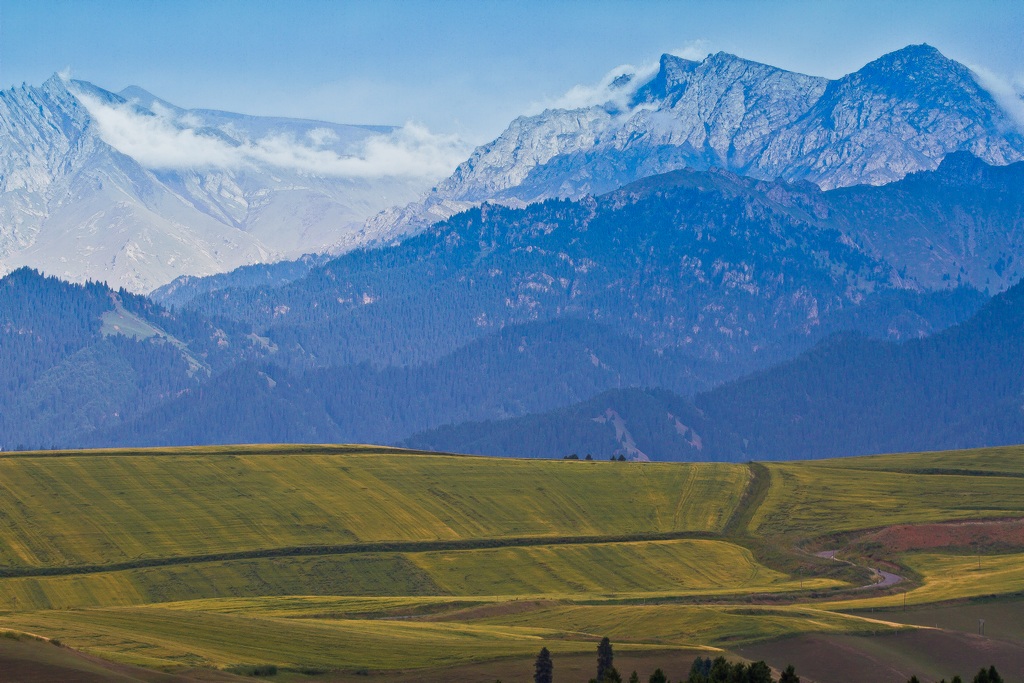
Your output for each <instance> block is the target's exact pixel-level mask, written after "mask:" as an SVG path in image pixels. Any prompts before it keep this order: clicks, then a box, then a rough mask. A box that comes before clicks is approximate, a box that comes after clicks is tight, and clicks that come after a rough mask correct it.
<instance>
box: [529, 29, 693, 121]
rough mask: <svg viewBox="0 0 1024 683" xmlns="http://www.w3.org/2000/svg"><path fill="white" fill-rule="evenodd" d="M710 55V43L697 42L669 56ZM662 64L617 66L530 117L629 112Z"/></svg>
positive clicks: (539, 106) (537, 107)
mask: <svg viewBox="0 0 1024 683" xmlns="http://www.w3.org/2000/svg"><path fill="white" fill-rule="evenodd" d="M709 52H710V49H709V43H708V41H706V40H694V41H692V42H690V43H687V44H686V45H683V46H682V47H680V48H677V49H675V50H670V51H669V54H671V55H675V56H676V57H682V58H683V59H690V60H693V61H702V60H703V59H704V58H705V57H707V56H708V54H709ZM659 66H660V60H656V61H652V62H647V63H644V64H641V65H640V66H634V65H632V64H623V65H621V66H617V67H615V68H614V69H612V70H611V71H609V72H608V73H606V74H605V75H604V77H603V78H601V80H600V81H598V82H597V83H594V84H589V85H582V84H581V85H574V86H573V87H572V88H570V89H569V90H568V91H567V92H566V93H565V94H564V95H562V96H561V97H558V98H556V99H551V100H544V101H541V102H534V103H533V104H531V105H530V107H529V108H528V110H527V113H528V114H537V113H540V112H541V111H542V110H544V109H583V108H586V107H595V106H596V107H602V106H605V105H610V106H611V107H613V108H615V109H617V110H620V111H623V110H628V109H629V103H630V100H632V98H633V95H635V94H636V91H637V90H639V89H640V88H641V87H642V86H644V85H646V84H647V83H649V82H650V81H651V79H652V78H654V76H655V75H657V73H658V68H659Z"/></svg>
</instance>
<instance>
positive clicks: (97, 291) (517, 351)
mask: <svg viewBox="0 0 1024 683" xmlns="http://www.w3.org/2000/svg"><path fill="white" fill-rule="evenodd" d="M968 186H970V188H974V189H970V188H969V187H968ZM1022 186H1024V174H1022V173H1021V168H1018V167H1007V168H1000V169H994V168H991V167H988V166H986V165H984V164H981V163H980V162H978V161H977V160H974V159H970V158H967V157H962V156H961V157H956V158H953V159H951V160H950V161H948V162H947V163H946V164H943V166H942V167H941V168H940V169H939V170H937V171H934V172H927V173H921V174H916V175H912V176H910V177H908V178H907V179H905V180H903V181H901V182H900V183H897V184H895V185H894V186H887V187H881V188H876V187H858V188H852V189H848V190H837V191H833V192H821V191H820V190H818V189H816V188H814V187H813V186H809V185H806V184H804V185H790V184H785V183H781V182H762V181H755V180H751V179H748V178H741V177H738V176H734V175H730V174H728V173H725V172H721V171H713V172H704V173H699V172H692V171H679V172H675V173H671V174H667V175H664V176H658V177H653V178H648V179H645V180H643V181H641V182H638V183H636V184H634V185H631V186H628V187H626V188H623V189H622V190H618V191H616V192H613V193H610V194H607V195H604V196H601V197H596V198H585V199H583V200H581V201H578V202H570V201H560V200H557V201H556V200H550V201H547V202H544V203H541V204H537V205H533V206H529V207H527V208H525V209H511V208H506V207H498V206H483V207H481V208H477V209H473V210H470V211H467V212H465V213H462V214H459V215H458V216H455V217H453V218H452V219H450V220H449V221H447V222H445V223H443V224H441V225H439V226H436V228H435V229H433V230H431V231H429V232H426V233H423V234H421V235H419V236H416V237H414V238H410V239H409V240H407V241H405V242H402V243H399V244H396V245H387V246H381V247H379V248H377V249H372V250H364V251H359V252H354V253H351V254H348V255H345V256H343V257H340V258H336V259H333V260H330V261H327V262H325V263H321V261H320V260H319V259H307V260H306V261H304V262H302V263H296V264H292V265H288V264H283V265H281V266H276V267H258V268H253V269H248V270H245V271H242V272H240V273H238V274H235V275H227V276H220V277H218V279H216V280H211V281H208V282H207V281H188V282H180V283H178V284H177V286H176V287H174V288H169V289H168V290H165V292H164V298H163V300H164V301H168V302H176V304H174V305H172V306H171V307H170V308H166V309H165V308H163V307H162V306H161V305H159V304H156V303H154V302H153V301H152V300H149V299H145V298H142V297H138V296H135V295H130V294H127V293H125V292H113V291H111V290H109V289H106V288H105V287H103V286H101V285H96V284H90V285H86V286H71V285H66V284H64V283H60V282H58V281H55V280H50V279H46V278H41V277H40V276H38V275H36V274H34V273H31V272H30V271H19V272H17V273H15V274H12V275H11V276H9V277H8V278H6V279H5V280H3V287H4V292H5V294H4V296H5V297H7V301H5V302H4V306H3V308H2V309H0V315H3V316H5V317H4V321H3V325H4V327H3V328H2V329H3V335H4V336H3V342H2V343H3V344H4V345H5V347H4V348H5V350H7V349H9V352H7V353H5V354H4V357H3V358H4V362H5V363H7V364H9V365H10V366H11V368H13V369H12V370H11V371H10V372H9V373H7V374H6V375H5V381H6V382H7V384H6V386H5V388H4V390H3V391H4V393H3V397H2V401H3V407H4V417H3V418H2V419H3V420H4V421H5V422H4V429H3V431H2V432H0V434H2V435H3V438H2V443H0V446H2V447H4V448H13V447H16V446H19V445H22V446H33V447H41V446H42V447H48V446H53V445H58V446H84V445H90V446H105V445H156V444H200V443H225V442H263V441H268V442H277V441H327V442H352V441H359V442H374V443H385V444H395V443H400V442H402V441H403V440H405V439H408V438H410V437H412V436H413V435H415V434H419V433H423V432H426V431H429V430H432V429H437V428H441V427H445V426H446V425H447V426H448V427H445V429H446V431H445V434H458V433H459V431H458V428H457V427H455V428H453V427H452V426H457V425H460V424H466V423H470V427H467V429H469V430H470V431H471V432H472V433H473V434H474V436H473V437H472V438H471V439H470V440H469V441H460V440H459V439H461V437H459V439H455V440H454V441H444V442H442V441H434V440H433V439H434V437H433V436H431V437H429V438H430V439H431V440H430V441H429V442H430V443H431V444H436V445H437V447H441V448H445V449H447V450H466V449H474V450H484V451H485V452H495V453H514V454H531V455H541V454H555V455H558V454H563V453H561V452H562V451H563V450H564V451H566V452H571V451H574V450H576V451H587V450H593V451H594V454H595V455H597V454H598V453H601V454H606V455H610V454H612V453H621V452H625V453H628V454H631V455H632V456H634V457H640V456H641V455H648V456H650V457H652V458H686V459H691V458H707V457H721V458H727V459H733V458H737V457H747V456H748V455H750V454H753V453H757V454H759V457H760V455H761V454H764V455H777V454H778V453H776V451H775V450H773V449H774V444H775V443H776V436H774V435H769V434H768V432H766V431H764V430H766V429H767V427H763V426H762V427H759V428H758V429H759V430H761V431H756V432H750V433H749V434H748V433H746V432H745V431H744V430H746V429H747V427H746V426H745V425H747V423H748V422H750V421H751V419H752V418H750V417H749V416H743V415H731V414H729V415H726V414H725V412H724V411H725V408H724V407H723V408H722V409H721V410H722V415H721V416H719V415H718V414H717V413H714V412H712V411H711V410H710V407H705V406H703V405H702V404H700V403H698V405H699V406H701V408H702V410H704V416H703V417H702V416H701V414H700V413H693V414H692V415H690V414H689V413H685V411H684V410H683V409H682V408H678V409H673V408H671V407H666V406H664V405H661V404H662V403H663V402H664V401H665V400H667V399H665V398H664V396H666V394H664V393H657V394H641V393H637V392H628V393H624V394H618V395H616V394H609V395H610V396H618V397H619V398H617V399H616V401H617V402H616V403H615V404H614V405H611V404H610V405H608V406H604V407H602V408H601V409H600V410H598V411H597V412H595V413H594V414H593V415H589V413H590V412H593V411H592V408H596V407H597V406H596V405H593V404H589V403H587V404H585V405H586V406H588V407H586V408H585V409H577V408H572V409H568V408H567V407H569V406H574V405H576V404H580V403H583V402H587V401H591V400H592V399H594V397H596V396H599V395H602V394H605V392H609V391H613V392H614V391H616V390H624V389H640V388H643V389H651V390H664V391H667V392H671V393H672V394H675V395H677V396H681V397H684V398H687V397H691V398H692V397H693V396H695V395H698V394H701V395H702V396H704V395H707V396H712V395H713V394H710V393H709V394H702V393H701V392H709V391H712V390H713V389H714V388H715V387H717V386H719V385H721V384H722V383H724V382H729V381H732V380H738V379H739V378H741V377H743V376H744V375H747V374H749V373H751V372H757V371H760V370H764V369H766V368H770V367H772V366H773V365H776V364H778V363H779V362H784V361H787V360H790V359H792V358H794V357H795V356H796V355H798V354H799V353H801V352H803V351H805V350H807V349H809V348H811V347H813V346H814V345H815V344H817V343H819V342H820V341H821V340H823V339H827V338H829V336H830V335H833V334H836V333H839V332H844V331H847V332H851V331H852V332H856V333H858V334H860V335H862V337H863V339H862V340H861V341H859V342H857V343H859V344H861V346H860V347H856V348H854V347H850V349H849V350H848V351H843V352H842V353H845V354H847V355H849V356H850V357H851V358H852V357H858V358H859V355H858V354H866V353H869V352H872V351H871V350H872V349H873V348H875V347H874V346H873V345H872V344H873V342H868V341H866V340H868V339H887V340H908V339H917V338H920V337H925V336H928V335H930V334H933V333H935V332H936V331H938V330H942V329H945V328H947V327H948V326H950V325H952V324H955V323H958V322H960V321H963V320H965V319H967V318H968V317H970V316H971V315H972V314H973V313H974V312H975V311H976V310H977V309H978V307H979V306H981V305H982V303H983V302H984V301H985V300H986V295H985V294H984V293H983V292H982V291H979V290H978V289H976V288H972V287H970V286H960V287H957V286H956V285H957V284H958V282H959V283H965V282H971V283H975V284H978V283H979V282H980V281H979V278H981V277H982V276H983V275H984V274H985V273H986V272H992V273H994V272H995V269H996V267H997V266H998V268H1000V269H1002V270H1001V272H1002V277H1003V279H1004V280H1005V279H1008V278H1010V277H1011V276H1012V274H1013V273H1014V272H1015V270H1014V269H1015V268H1016V267H1017V264H1018V263H1019V262H1020V259H1021V258H1024V255H1022V250H1021V248H1020V245H1018V244H1017V242H1016V241H1015V240H1016V237H1015V235H1017V234H1019V233H1021V232H1022V230H1021V222H1022V218H1021V217H1022V215H1024V213H1022V211H1021V207H1022V205H1024V203H1022V201H1024V200H1022V197H1024V192H1022V190H1024V187H1022ZM957 188H960V189H959V190H958V189H957ZM917 211H922V212H925V214H926V215H928V216H929V217H930V218H929V222H928V224H927V225H917V224H914V222H913V220H912V219H911V218H908V216H912V215H914V214H915V212H917ZM999 226H1002V227H999ZM983 228H984V229H983ZM997 228H998V229H997ZM915 231H916V232H915ZM901 235H904V236H905V239H904V237H900V236H901ZM900 239H903V240H904V242H905V243H906V244H907V245H910V246H908V247H907V248H906V249H903V251H902V252H901V253H905V254H909V256H906V258H905V260H904V261H901V262H900V263H899V264H898V267H897V265H894V264H892V263H890V261H889V260H887V258H886V253H887V252H886V249H887V248H888V247H886V246H885V245H892V244H895V243H896V242H898V241H899V240H900ZM956 245H960V246H959V247H958V248H961V249H962V250H966V251H964V253H967V252H970V253H971V254H976V255H978V254H987V256H985V258H991V259H996V262H994V263H993V264H992V267H991V268H990V269H989V270H988V271H986V270H984V269H981V270H970V268H974V267H975V266H974V265H971V266H970V268H968V267H967V266H968V265H970V264H968V263H967V262H966V261H963V260H958V258H959V257H956V255H955V254H954V253H953V251H952V250H953V247H954V246H956ZM901 249H902V248H901ZM913 249H917V252H913ZM915 253H916V255H915ZM957 253H959V252H957ZM1000 254H1001V256H998V258H997V255H1000ZM979 258H980V257H979ZM999 259H1002V261H1001V263H999V262H998V261H999ZM975 265H976V264H975ZM942 269H945V271H946V272H944V275H945V276H948V277H943V276H938V275H936V274H937V273H939V272H940V271H942ZM961 271H962V273H961ZM963 273H967V275H963ZM985 277H988V278H989V279H988V280H987V283H988V286H989V288H990V289H992V290H998V289H999V288H1000V287H1001V283H1002V280H994V279H992V278H991V277H989V276H985ZM225 285H231V286H227V287H226V288H225V287H224V286H225ZM29 335H34V337H33V339H36V340H37V341H34V342H32V343H29V342H28V341H26V339H27V338H28V336H29ZM836 343H837V342H834V341H833V342H829V344H830V346H825V347H822V348H833V346H834V344H836ZM850 343H852V342H850ZM861 347H863V348H861ZM843 348H845V347H843ZM883 348H889V347H888V346H883ZM817 353H820V350H819V351H817ZM836 362H838V361H836ZM850 362H851V363H853V362H854V361H850ZM856 362H860V361H859V360H857V361H856ZM872 362H874V361H872ZM940 365H941V364H940ZM928 371H929V372H937V371H938V366H936V365H932V366H928ZM806 381H808V382H810V383H812V384H814V386H813V387H812V389H813V390H815V391H818V390H824V389H823V387H824V386H826V384H823V383H820V382H818V379H817V377H816V376H815V377H809V378H807V380H806ZM769 388H770V387H769ZM787 391H789V392H790V393H791V394H793V395H797V396H798V395H801V393H800V392H801V387H800V385H799V382H796V381H795V380H794V383H793V384H791V385H790V386H789V387H788V389H787ZM755 393H756V394H757V395H758V396H767V395H770V394H771V392H770V391H768V390H767V389H758V390H757V391H756V392H755ZM651 396H656V397H657V398H653V399H652V398H651ZM708 400H711V399H708ZM756 403H757V402H756V401H753V400H751V401H748V402H747V403H745V404H744V405H756ZM656 405H657V406H660V407H659V408H658V411H661V412H662V413H664V414H663V415H662V416H661V417H658V418H657V419H656V420H655V419H653V418H651V417H649V416H648V417H644V418H642V419H643V420H645V423H644V424H647V425H649V426H645V427H643V428H640V427H638V426H637V425H636V424H635V421H636V420H639V419H641V418H640V417H636V416H639V415H643V414H646V412H649V411H650V410H654V408H653V406H656ZM672 405H676V402H675V399H672ZM58 406H60V407H58ZM947 407H949V410H953V411H956V410H959V408H958V407H957V406H956V404H950V405H949V406H947ZM562 409H568V412H564V413H559V416H560V417H558V418H557V420H565V421H568V422H569V423H575V422H576V421H578V419H579V420H581V419H584V418H585V419H586V420H588V422H586V424H585V425H584V427H585V428H576V427H573V428H572V429H564V430H562V432H560V434H561V435H560V436H559V439H558V440H554V441H552V440H550V439H543V438H541V437H540V436H539V435H540V434H545V433H553V427H550V426H549V427H545V429H544V430H541V429H536V430H533V431H532V432H530V435H529V437H528V438H525V439H524V438H521V437H513V436H509V435H508V434H507V433H506V432H503V431H502V430H505V429H506V426H504V423H502V422H501V421H502V420H507V419H511V418H519V417H522V416H529V415H534V414H545V413H548V412H549V411H553V410H555V411H558V410H562ZM608 409H611V410H612V411H613V412H614V413H616V414H617V415H618V416H619V417H615V416H614V415H609V414H607V410H608ZM662 409H663V410H662ZM581 410H582V412H580V411H581ZM627 414H629V415H632V416H634V417H632V418H630V419H629V420H627V419H626V417H625V416H626V415H627ZM936 414H937V413H936ZM670 415H674V416H677V417H679V422H680V425H682V426H681V427H679V428H677V427H676V426H675V423H674V421H673V419H674V418H670V417H669V416H670ZM683 415H690V416H689V417H687V419H683V417H681V416H683ZM602 416H604V417H602ZM577 418H578V419H577ZM597 418H600V420H603V422H602V421H598V422H593V420H594V419H597ZM620 418H621V419H620ZM530 419H532V418H530ZM545 419H548V418H545ZM622 420H625V424H626V425H627V429H626V431H628V432H629V434H630V435H632V436H629V437H628V438H627V435H626V434H625V432H624V431H622V430H621V429H619V428H618V427H616V425H621V424H622ZM631 420H632V421H633V422H634V423H633V424H632V426H629V424H630V422H631ZM487 421H491V422H492V424H493V425H498V426H497V427H494V429H497V430H498V431H497V432H494V431H493V430H492V431H491V432H488V433H487V434H483V433H481V432H480V431H479V425H476V424H473V423H480V422H487ZM495 421H497V422H495ZM528 422H529V420H527V422H526V423H524V424H527V423H528ZM548 423H549V424H555V423H554V422H551V420H550V419H548ZM516 424H518V423H516ZM758 424H760V423H758ZM701 425H703V427H701ZM823 428H824V427H823ZM488 429H492V428H491V427H488ZM702 429H703V431H702ZM545 430H546V431H545ZM595 430H596V431H595ZM691 431H693V432H695V433H696V434H698V435H700V436H701V439H700V440H699V441H700V443H701V446H700V447H699V448H698V447H697V446H696V445H695V444H696V443H697V442H698V440H696V439H694V438H693V437H692V435H691V434H690V432H691ZM763 431H764V434H765V436H763V438H762V432H763ZM514 432H515V430H513V431H512V432H511V433H514ZM494 433H499V434H502V435H501V436H499V437H493V434H494ZM643 433H646V434H649V435H650V438H648V439H647V440H646V441H645V440H644V439H643V438H641V437H639V436H637V434H643ZM712 434H715V435H717V436H712ZM836 434H839V432H836ZM570 435H572V436H571V438H570ZM416 438H417V439H420V438H421V437H416ZM424 438H425V437H424ZM447 438H448V437H446V439H447ZM453 438H454V437H453ZM780 438H781V437H780ZM786 438H789V437H786ZM808 438H810V437H808ZM830 438H831V437H830ZM835 438H836V439H846V438H847V436H844V435H837V436H835ZM630 439H633V442H635V443H633V442H630ZM744 439H746V440H747V446H746V447H745V448H746V449H747V450H744V448H743V447H742V444H743V443H744V441H743V440H744ZM876 442H877V443H878V444H881V443H883V442H882V441H878V440H877V439H876V440H875V441H869V442H865V441H856V440H855V441H851V442H850V447H849V452H859V451H860V450H861V449H863V448H868V449H875V448H882V446H881V445H876ZM416 443H427V442H426V441H416ZM509 443H515V449H509V448H507V444H509ZM780 443H781V442H780ZM786 443H787V446H786V447H787V448H792V447H794V446H793V445H792V444H790V443H789V442H786ZM843 443H845V441H843ZM929 443H930V442H929ZM973 443H974V442H956V443H952V444H950V445H972V444H973ZM470 444H471V445H472V446H470ZM484 444H489V445H487V446H486V448H485V446H484ZM576 444H582V445H576ZM716 444H720V446H718V445H716ZM737 444H740V446H737ZM840 445H842V444H840V443H839V442H838V441H837V445H836V447H837V448H838V447H839V446H840ZM923 445H924V444H922V447H923ZM737 448H739V449H740V450H739V451H738V450H737ZM491 449H493V451H492V450H491ZM741 451H742V452H741ZM800 452H801V453H803V451H800ZM842 452H847V451H845V450H844V451H842ZM805 454H807V455H810V453H805Z"/></svg>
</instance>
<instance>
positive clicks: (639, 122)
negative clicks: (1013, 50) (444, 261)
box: [369, 45, 1024, 230]
mask: <svg viewBox="0 0 1024 683" xmlns="http://www.w3.org/2000/svg"><path fill="white" fill-rule="evenodd" d="M638 80H640V79H639V77H638V76H636V74H633V73H629V72H626V73H623V74H621V75H620V76H619V77H618V78H616V79H614V80H613V81H612V83H611V85H610V86H609V89H608V92H607V97H608V101H607V102H605V103H604V104H600V105H593V106H589V107H584V108H579V109H549V110H546V111H544V112H542V113H540V114H536V115H533V116H521V117H519V118H517V119H515V120H514V121H513V122H512V123H511V124H510V125H509V127H508V129H507V130H505V132H504V133H502V134H501V135H500V136H499V137H498V138H497V139H495V140H494V141H493V142H490V143H488V144H486V145H483V146H481V147H478V148H477V149H476V150H475V151H474V152H473V154H472V156H471V157H470V158H469V159H468V160H466V161H465V162H464V163H463V164H461V165H460V166H459V167H458V169H456V171H455V173H453V174H452V175H451V176H450V177H449V178H448V179H446V180H445V181H443V182H442V183H440V184H438V185H437V187H436V188H435V189H434V191H433V192H431V193H430V195H428V196H427V197H426V198H425V199H424V200H422V201H420V202H418V203H414V204H411V205H408V206H406V207H404V208H401V209H392V210H389V211H386V212H384V213H383V214H381V215H379V216H376V217H374V218H373V219H371V220H370V221H369V224H370V225H371V226H373V229H374V230H386V229H388V227H389V226H391V229H395V228H394V226H402V225H405V226H410V227H413V228H422V227H424V226H426V225H428V224H430V223H431V222H433V221H436V220H438V219H439V218H443V217H445V216H446V215H450V214H451V213H452V212H454V211H458V210H461V209H463V208H466V207H467V206H469V205H472V204H473V203H478V202H480V201H484V200H489V201H499V202H502V203H506V204H508V205H510V206H521V205H523V204H524V203H529V202H535V201H540V200H543V199H546V198H551V197H560V198H578V197H581V196H583V195H586V194H600V193H602V192H607V191H609V190H612V189H614V188H616V187H620V186H622V185H625V184H627V183H629V182H631V181H633V180H636V179H638V178H642V177H645V176H650V175H655V174H658V173H664V172H666V171H671V170H676V169H679V168H684V167H685V168H694V169H707V168H724V169H727V170H730V171H733V172H736V173H739V174H742V175H748V176H751V177H755V178H760V179H767V180H771V179H775V178H781V179H784V180H787V181H800V180H806V181H810V182H813V183H815V184H817V185H819V186H820V187H822V188H823V189H832V188H836V187H846V186H852V185H857V184H872V185H878V184H883V183H888V182H892V181H894V180H898V179H900V178H903V177H904V176H906V175H907V174H908V173H912V172H914V171H920V170H931V169H934V168H935V167H936V166H937V165H938V163H939V162H940V161H941V160H942V158H943V157H944V156H945V155H946V154H948V153H950V152H955V151H966V152H970V153H971V154H973V155H974V156H976V157H978V158H980V159H982V160H984V161H986V162H988V163H990V164H997V165H1002V164H1007V163H1010V162H1014V161H1019V160H1021V159H1024V131H1022V130H1021V127H1020V124H1019V123H1018V122H1016V121H1015V120H1014V119H1013V118H1012V116H1011V115H1010V114H1009V113H1007V112H1006V111H1005V110H1004V109H1003V108H1002V107H1001V106H1000V105H999V104H998V103H997V101H996V100H995V99H994V98H993V96H992V95H991V94H990V93H989V92H988V91H987V90H985V88H983V87H982V86H981V85H980V84H979V82H978V78H977V76H976V75H975V74H974V73H973V72H971V70H970V69H968V68H967V67H965V66H964V65H962V64H960V63H958V62H956V61H954V60H951V59H948V58H946V57H945V56H944V55H942V54H941V53H940V52H939V51H938V50H936V49H935V48H933V47H931V46H929V45H911V46H908V47H906V48H903V49H901V50H898V51H896V52H893V53H890V54H887V55H884V56H882V57H880V58H879V59H877V60H875V61H873V62H871V63H869V64H867V65H866V66H864V67H863V68H862V69H860V70H858V71H856V72H854V73H852V74H849V75H847V76H844V77H842V78H839V79H837V80H834V81H830V80H828V79H825V78H819V77H814V76H806V75H803V74H796V73H792V72H788V71H785V70H782V69H778V68H775V67H772V66H768V65H765V64H759V63H756V62H752V61H749V60H745V59H741V58H739V57H736V56H734V55H730V54H727V53H721V52H720V53H717V54H713V55H710V56H708V57H707V58H706V59H704V60H703V61H700V62H696V61H692V60H687V59H683V58H681V57H676V56H673V55H668V54H666V55H663V56H662V58H661V61H660V67H659V69H658V71H657V73H656V74H655V75H654V76H653V77H652V78H651V79H650V80H649V81H647V82H646V83H638V82H637V81H638Z"/></svg>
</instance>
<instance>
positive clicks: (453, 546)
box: [0, 531, 729, 579]
mask: <svg viewBox="0 0 1024 683" xmlns="http://www.w3.org/2000/svg"><path fill="white" fill-rule="evenodd" d="M685 540H706V541H723V542H729V541H728V539H725V538H723V537H722V535H721V534H718V533H715V532H711V531H667V532H655V533H648V534H617V535H600V536H521V537H508V538H482V539H476V538H472V539H455V540H442V541H379V542H369V543H344V544H340V545H309V546H290V547H283V548H261V549H256V550H239V551H233V552H225V553H207V554H203V555H182V556H179V557H154V558H146V559H138V560H131V561H128V562H115V563H111V564H102V565H100V564H90V565H73V566H62V567H0V579H18V578H29V577H42V576H75V575H79V574H101V573H105V572H119V571H127V570H131V569H148V568H152V567H170V566H176V565H187V564H204V563H209V562H230V561H234V560H258V559H264V558H285V557H319V556H328V555H357V554H361V553H382V554H389V553H421V552H435V551H444V550H488V549H492V548H493V549H499V548H524V547H536V546H547V545H591V544H600V543H644V542H652V541H685Z"/></svg>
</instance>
